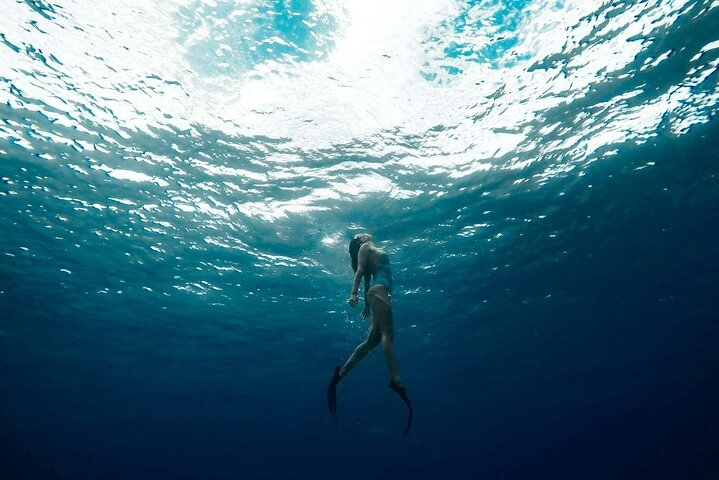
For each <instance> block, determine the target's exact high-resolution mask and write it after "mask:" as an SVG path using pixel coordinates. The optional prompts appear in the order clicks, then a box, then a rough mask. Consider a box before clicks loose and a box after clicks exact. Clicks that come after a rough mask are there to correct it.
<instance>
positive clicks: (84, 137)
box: [0, 0, 719, 304]
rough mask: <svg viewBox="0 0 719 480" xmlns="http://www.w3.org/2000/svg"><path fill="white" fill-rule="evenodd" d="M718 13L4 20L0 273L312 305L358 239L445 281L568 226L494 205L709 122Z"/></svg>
mask: <svg viewBox="0 0 719 480" xmlns="http://www.w3.org/2000/svg"><path fill="white" fill-rule="evenodd" d="M718 6H719V3H717V2H706V1H691V0H683V1H681V0H678V1H655V2H638V3H636V4H635V3H634V2H626V3H622V2H602V3H600V4H599V5H595V4H594V2H569V1H564V2H562V1H540V0H537V1H529V0H522V1H514V2H512V1H502V0H495V1H471V2H450V1H427V2H410V1H404V2H391V3H389V4H387V3H386V2H378V1H373V2H334V1H327V2H319V1H318V2H298V1H289V2H286V1H285V2H283V1H277V2H270V3H266V2H251V1H246V2H240V3H236V2H227V1H218V2H206V1H204V2H203V1H198V0H195V1H191V2H180V1H167V2H164V3H162V4H161V5H159V6H155V5H152V6H151V7H150V6H149V4H146V3H145V2H129V4H119V3H117V4H116V3H113V2H94V3H92V8H88V3H87V2H81V1H75V2H64V3H63V4H55V3H52V2H41V1H28V2H25V3H22V2H13V1H9V0H3V1H2V9H3V12H8V14H3V17H4V18H5V19H8V18H13V19H14V21H12V22H8V21H7V20H5V21H4V23H3V24H2V26H1V27H0V33H2V36H1V37H0V40H2V44H1V45H0V80H1V81H2V88H0V100H1V103H2V105H1V106H0V112H1V115H0V118H1V119H2V124H1V125H0V155H2V158H3V167H2V180H3V187H2V190H1V191H0V195H2V197H1V198H0V204H1V205H2V210H3V216H4V217H5V218H8V219H14V220H13V221H12V222H13V226H14V230H13V233H12V234H10V235H7V234H6V235H3V237H2V243H1V244H0V246H1V247H2V254H3V255H4V256H6V257H8V258H13V259H14V260H13V261H14V262H15V263H13V267H11V268H15V269H16V272H15V273H17V274H18V275H20V273H19V272H25V271H26V270H24V269H26V268H28V265H32V264H34V263H33V262H35V263H37V262H40V263H41V264H42V265H43V266H42V267H34V268H46V269H47V272H53V275H56V276H58V277H59V280H58V281H60V282H63V284H68V283H71V282H72V277H73V276H78V275H81V274H82V272H88V271H91V270H92V269H93V268H95V267H96V266H97V265H102V266H103V269H104V270H106V271H111V272H113V274H112V275H111V276H110V277H109V278H107V279H106V281H107V284H108V285H110V286H108V285H98V286H97V288H96V289H95V290H92V292H93V293H99V294H107V293H113V292H114V293H121V292H127V291H128V289H135V291H137V292H139V293H142V294H147V295H150V296H151V298H156V297H161V296H163V295H164V296H170V295H171V294H173V292H174V291H183V292H191V293H193V294H198V295H201V296H206V297H208V298H210V301H211V302H214V303H219V304H223V303H225V302H227V301H228V300H229V299H231V298H233V296H237V295H241V296H242V297H244V298H246V299H249V298H250V297H253V296H255V295H257V294H258V293H260V292H265V293H267V295H265V296H264V297H263V299H264V301H268V302H272V303H276V302H280V301H282V300H283V298H316V297H318V296H320V295H322V294H320V293H318V292H317V291H315V290H313V288H311V287H310V292H309V293H308V292H307V291H306V290H307V289H304V290H305V292H304V295H303V294H302V293H301V291H302V290H303V289H302V288H301V287H295V288H296V290H297V291H295V290H293V287H287V290H286V291H285V292H284V293H277V292H276V285H278V284H279V283H286V282H287V281H291V280H292V279H293V278H311V279H318V281H326V280H324V279H325V278H327V277H329V278H330V279H332V281H333V282H336V283H340V282H344V281H345V280H346V276H347V271H346V265H342V266H339V265H338V261H337V256H338V254H339V255H344V243H345V242H344V240H345V237H346V235H347V232H348V230H351V229H353V228H371V229H373V230H379V231H380V232H382V233H384V236H385V238H386V239H388V240H389V242H388V245H387V248H388V249H389V250H390V252H391V253H393V254H398V255H400V254H401V252H402V249H403V248H408V247H410V246H411V245H412V242H413V240H414V239H416V238H422V237H430V238H437V241H436V243H437V247H436V251H434V252H429V251H428V252H426V254H427V256H429V257H430V258H436V259H437V260H435V263H431V262H430V264H427V265H425V267H426V268H427V269H436V268H440V269H441V268H443V267H444V268H446V267H447V265H450V264H452V262H454V261H462V259H465V260H466V259H467V258H472V257H473V256H474V255H476V254H477V251H478V249H488V251H491V249H492V248H493V247H492V245H493V244H495V243H497V242H501V241H503V240H506V239H507V238H512V237H513V235H514V234H515V233H516V232H517V231H518V227H517V224H522V223H524V224H526V223H528V222H542V221H543V220H544V219H545V218H546V217H547V216H548V215H552V213H553V211H556V210H553V207H548V208H545V209H541V208H538V207H537V208H530V209H528V210H527V215H526V217H525V218H515V217H506V218H498V217H496V215H495V214H493V213H492V207H491V205H492V203H491V202H492V200H493V199H496V198H511V197H513V196H517V195H520V194H526V193H528V192H533V191H539V190H541V189H543V188H545V189H546V188H550V189H551V188H552V185H553V184H552V182H559V181H560V180H567V179H573V178H578V177H580V176H581V175H583V171H584V169H586V167H587V166H588V165H589V164H591V163H593V162H596V161H602V160H603V159H608V158H612V157H613V156H615V155H616V154H617V151H618V149H620V148H622V146H624V145H627V144H628V143H629V144H640V143H642V142H645V141H647V140H648V139H650V138H652V137H655V136H657V135H669V136H681V135H683V134H685V133H686V132H687V131H689V129H690V128H691V127H692V126H693V125H695V124H698V123H705V122H707V121H709V119H710V118H711V117H712V115H715V114H716V111H717V95H718V94H719V93H718V90H717V73H716V72H717V66H718V65H719V56H718V55H719V48H718V47H719V44H718V43H717V38H716V37H717V33H716V32H719V28H717V23H718V21H717V11H718V10H719V9H718V8H717V7H718ZM378 12H381V15H377V13H378ZM696 32H702V33H701V34H697V33H696ZM712 35H713V36H712ZM652 165H653V164H652V162H651V161H647V162H646V163H645V164H642V165H634V166H633V167H636V168H646V167H651V166H652ZM557 185H559V184H557ZM561 194H562V193H561V192H559V195H561ZM462 195H465V197H464V198H466V201H464V202H463V201H462V200H461V198H462ZM447 198H449V199H453V200H454V202H455V204H453V205H452V206H451V207H450V206H449V202H443V199H447ZM457 202H458V203H459V204H460V206H459V207H457V205H456V203H457ZM463 203H464V204H463ZM437 219H439V222H438V221H437ZM353 222H354V223H353ZM402 229H403V232H405V233H402V234H400V233H397V232H398V231H399V230H402ZM392 232H395V233H392ZM549 234H550V235H555V234H556V233H551V232H550V233H549ZM466 241H473V242H476V245H479V246H478V247H475V248H474V249H473V251H472V252H468V251H467V249H466V248H464V245H466V244H465V243H457V242H466ZM453 242H455V243H453ZM108 250H111V251H112V252H113V253H114V254H113V255H107V254H106V253H107V251H108ZM430 253H432V254H435V255H429V254H430ZM20 258H26V259H30V260H28V261H27V262H25V261H20V260H19V259H20ZM457 259H459V260H457ZM487 268H489V269H492V268H494V269H497V268H500V266H498V265H488V266H487ZM47 272H45V273H44V274H45V275H47V274H48V273H47ZM408 275H409V274H408ZM249 277H252V279H253V280H248V278H249ZM82 283H83V282H82V281H80V280H79V281H78V284H79V285H80V286H79V287H78V288H80V289H85V290H87V289H88V287H87V286H84V285H82ZM168 284H169V285H171V288H170V287H168ZM250 285H251V286H250ZM238 287H239V289H240V293H230V292H232V291H235V290H237V289H238ZM412 291H413V287H410V286H407V287H406V292H405V293H406V294H412ZM313 295H314V297H313Z"/></svg>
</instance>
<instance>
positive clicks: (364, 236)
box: [349, 233, 372, 272]
mask: <svg viewBox="0 0 719 480" xmlns="http://www.w3.org/2000/svg"><path fill="white" fill-rule="evenodd" d="M371 241H372V235H370V234H369V233H358V234H357V235H355V236H354V237H353V238H352V240H350V248H349V250H350V258H351V259H352V271H354V272H356V271H357V254H358V253H359V249H360V247H361V246H362V244H363V243H367V242H371Z"/></svg>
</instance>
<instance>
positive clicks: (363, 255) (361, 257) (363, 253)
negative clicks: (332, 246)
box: [349, 244, 369, 308]
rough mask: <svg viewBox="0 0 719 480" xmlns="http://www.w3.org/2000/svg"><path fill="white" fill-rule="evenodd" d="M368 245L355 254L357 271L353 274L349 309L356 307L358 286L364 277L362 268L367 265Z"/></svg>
mask: <svg viewBox="0 0 719 480" xmlns="http://www.w3.org/2000/svg"><path fill="white" fill-rule="evenodd" d="M368 247H369V245H367V244H365V245H362V246H361V247H360V249H359V252H357V271H356V272H355V278H354V281H353V282H352V292H351V293H350V299H349V304H350V306H351V307H353V308H354V307H356V306H357V302H358V300H357V292H358V291H359V284H360V281H361V280H362V277H364V266H365V264H366V263H367V249H368Z"/></svg>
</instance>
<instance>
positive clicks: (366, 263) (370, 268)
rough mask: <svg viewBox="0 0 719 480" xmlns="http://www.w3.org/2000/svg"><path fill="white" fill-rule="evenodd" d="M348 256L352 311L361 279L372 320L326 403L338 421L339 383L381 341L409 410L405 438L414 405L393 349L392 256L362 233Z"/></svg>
mask: <svg viewBox="0 0 719 480" xmlns="http://www.w3.org/2000/svg"><path fill="white" fill-rule="evenodd" d="M349 254H350V259H351V261H352V270H353V271H354V272H355V275H354V281H353V282H352V291H351V293H350V296H349V300H348V303H349V306H350V307H352V308H355V307H356V306H357V304H358V303H359V298H358V295H357V293H358V290H359V284H360V280H362V279H364V299H365V306H364V309H363V310H362V314H361V316H362V318H363V319H365V320H367V319H370V327H369V333H368V335H367V340H365V341H364V342H362V343H360V344H359V345H357V348H356V349H355V351H354V352H353V353H352V355H350V357H349V358H348V359H347V362H346V363H345V364H344V366H343V367H339V366H338V367H336V368H335V373H334V376H333V377H332V380H331V381H330V384H329V387H328V388H327V404H328V405H329V408H330V413H331V414H332V416H333V417H334V418H335V420H337V392H336V389H337V384H338V383H339V381H340V380H341V379H342V378H344V377H345V376H346V375H347V374H348V373H349V372H350V370H352V368H353V367H354V366H355V365H357V363H358V362H359V361H360V360H362V359H363V358H364V357H365V355H367V354H368V353H369V352H370V350H372V349H373V348H374V347H376V346H377V345H379V343H380V341H381V342H382V350H383V351H384V356H385V360H386V361H387V368H389V372H390V374H391V376H392V377H391V380H390V382H389V388H391V389H392V390H394V391H395V392H396V393H397V395H399V397H400V398H401V399H402V401H403V402H404V403H405V405H407V408H408V410H409V418H408V419H407V428H406V430H405V431H404V435H407V433H408V432H409V429H410V427H411V426H412V404H411V403H410V401H409V397H408V396H407V391H406V390H405V388H404V385H403V383H402V378H401V377H400V375H399V370H398V368H397V358H396V357H395V354H394V349H393V347H392V341H393V339H394V328H393V325H392V303H391V295H392V268H391V266H390V263H389V256H388V255H387V254H386V253H384V252H383V251H382V250H380V249H379V248H378V247H377V246H376V245H375V244H374V243H373V242H372V236H371V235H369V234H366V233H359V234H357V235H355V236H354V238H352V240H351V241H350V245H349Z"/></svg>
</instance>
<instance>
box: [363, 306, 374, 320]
mask: <svg viewBox="0 0 719 480" xmlns="http://www.w3.org/2000/svg"><path fill="white" fill-rule="evenodd" d="M360 317H362V320H369V319H370V318H372V309H371V308H369V305H365V306H364V310H362V313H360Z"/></svg>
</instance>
